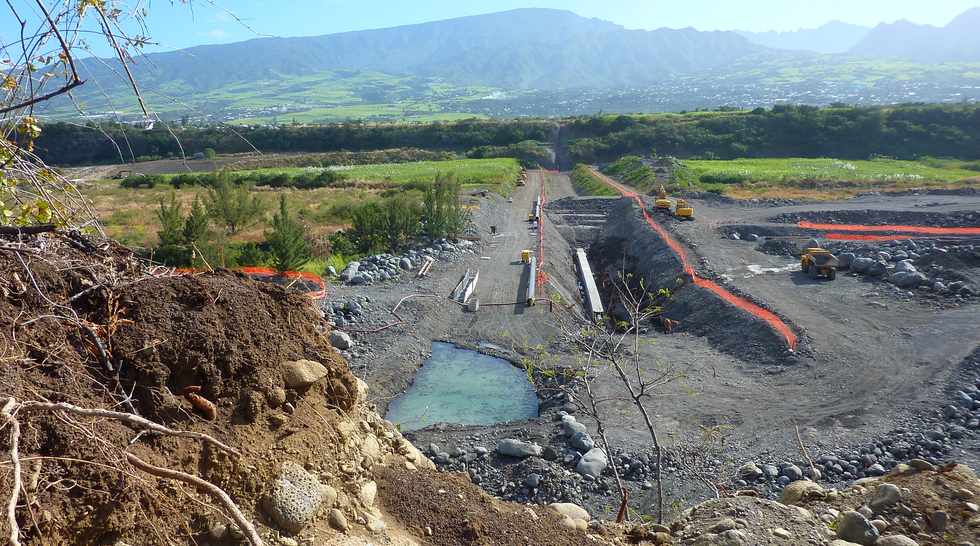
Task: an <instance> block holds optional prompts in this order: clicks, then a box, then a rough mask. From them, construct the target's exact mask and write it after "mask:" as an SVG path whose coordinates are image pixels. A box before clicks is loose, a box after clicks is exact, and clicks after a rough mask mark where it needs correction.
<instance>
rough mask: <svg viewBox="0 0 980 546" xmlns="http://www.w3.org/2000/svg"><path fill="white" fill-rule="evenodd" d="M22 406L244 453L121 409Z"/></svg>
mask: <svg viewBox="0 0 980 546" xmlns="http://www.w3.org/2000/svg"><path fill="white" fill-rule="evenodd" d="M20 406H21V408H23V409H24V410H31V409H35V408H36V409H42V410H48V411H66V412H68V413H73V414H75V415H84V416H86V417H103V418H106V419H115V420H117V421H122V422H124V423H127V424H130V425H133V426H134V427H137V428H141V429H147V430H152V431H153V432H157V433H159V434H165V435H168V436H179V437H181V438H193V439H195V440H201V441H203V442H208V443H210V444H213V445H214V446H216V447H218V448H219V449H221V450H222V451H226V452H228V453H232V454H234V455H237V456H239V457H241V455H242V454H241V452H240V451H238V450H237V449H235V448H233V447H231V446H229V445H227V444H225V443H223V442H221V441H220V440H218V439H217V438H215V437H213V436H210V435H208V434H204V433H201V432H193V431H189V430H174V429H172V428H168V427H165V426H163V425H161V424H159V423H154V422H153V421H150V420H149V419H144V418H143V417H140V416H138V415H133V414H132V413H123V412H119V411H110V410H105V409H89V408H83V407H80V406H76V405H74V404H69V403H67V402H57V403H55V402H37V401H28V402H22V403H21V404H20Z"/></svg>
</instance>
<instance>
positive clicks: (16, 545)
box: [0, 397, 22, 546]
mask: <svg viewBox="0 0 980 546" xmlns="http://www.w3.org/2000/svg"><path fill="white" fill-rule="evenodd" d="M16 407H17V399H15V398H13V397H10V398H8V399H7V401H6V402H5V403H4V404H3V409H0V415H3V416H4V417H6V418H7V422H8V423H10V462H11V463H12V464H13V467H14V479H13V485H12V486H11V488H10V500H9V501H7V524H8V525H9V526H10V544H11V546H20V527H19V526H18V525H17V501H18V499H19V498H20V489H21V486H22V485H21V477H20V476H21V471H20V454H19V453H18V448H19V445H20V423H19V422H18V421H17V418H16V417H14V410H15V409H16Z"/></svg>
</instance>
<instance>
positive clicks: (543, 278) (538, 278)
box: [534, 178, 548, 288]
mask: <svg viewBox="0 0 980 546" xmlns="http://www.w3.org/2000/svg"><path fill="white" fill-rule="evenodd" d="M544 199H545V197H544V178H542V179H541V212H542V213H541V214H540V215H539V218H538V270H537V271H536V273H535V277H534V284H535V285H537V287H538V288H541V286H543V285H544V283H545V282H547V280H548V276H547V274H546V273H545V272H544Z"/></svg>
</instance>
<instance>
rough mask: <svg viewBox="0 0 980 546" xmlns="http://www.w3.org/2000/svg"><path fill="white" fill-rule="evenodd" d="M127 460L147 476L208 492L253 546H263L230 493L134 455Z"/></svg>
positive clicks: (194, 477)
mask: <svg viewBox="0 0 980 546" xmlns="http://www.w3.org/2000/svg"><path fill="white" fill-rule="evenodd" d="M126 460H128V461H129V463H130V464H131V465H133V466H135V467H136V468H138V469H140V470H142V471H143V472H146V473H147V474H152V475H154V476H157V477H159V478H166V479H170V480H177V481H181V482H184V483H188V484H191V485H193V486H195V487H198V488H200V489H203V490H205V491H207V492H208V493H209V494H210V495H211V496H213V497H215V498H217V499H218V500H219V501H221V504H222V505H224V507H225V509H226V510H228V511H229V512H231V515H232V518H233V519H234V520H235V524H236V525H238V528H239V529H241V530H242V532H243V533H245V536H246V538H248V541H249V542H250V543H252V546H262V544H263V543H262V538H261V537H260V536H259V533H258V531H256V530H255V526H254V525H252V522H250V521H249V520H248V518H246V517H245V514H243V513H242V511H241V510H240V509H239V508H238V505H237V504H235V501H233V500H232V499H231V497H229V496H228V493H225V492H224V490H223V489H221V488H220V487H218V486H217V485H214V484H213V483H211V482H209V481H206V480H202V479H201V478H198V477H197V476H192V475H190V474H186V473H184V472H181V471H179V470H171V469H169V468H161V467H159V466H153V465H151V464H150V463H147V462H146V461H143V460H142V459H140V458H139V457H137V456H136V455H133V454H132V453H126Z"/></svg>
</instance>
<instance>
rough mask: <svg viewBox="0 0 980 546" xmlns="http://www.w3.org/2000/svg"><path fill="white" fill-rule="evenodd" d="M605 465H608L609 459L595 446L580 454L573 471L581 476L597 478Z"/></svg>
mask: <svg viewBox="0 0 980 546" xmlns="http://www.w3.org/2000/svg"><path fill="white" fill-rule="evenodd" d="M607 466H609V459H608V458H607V457H606V453H605V452H604V451H602V450H601V449H599V448H597V447H595V448H592V449H590V450H589V451H588V452H587V453H586V454H585V455H582V458H581V459H580V460H579V462H578V465H576V466H575V471H576V472H578V473H579V474H582V475H583V476H592V477H593V478H598V477H599V476H601V475H602V471H603V470H605V469H606V467H607Z"/></svg>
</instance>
